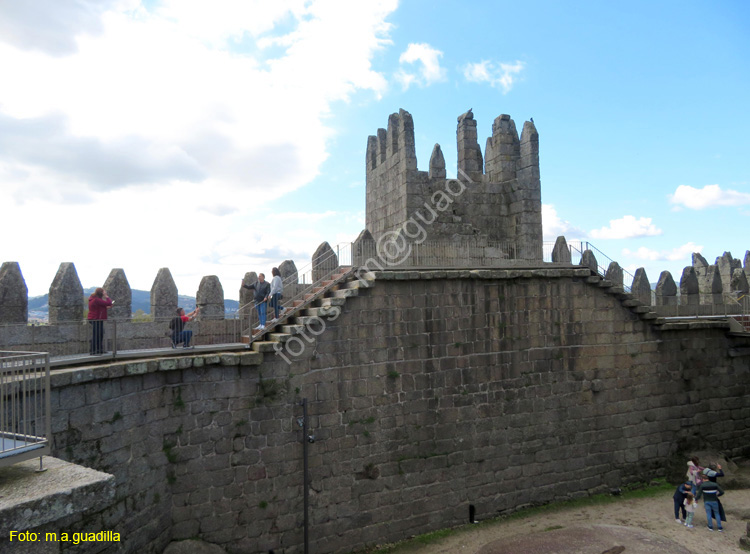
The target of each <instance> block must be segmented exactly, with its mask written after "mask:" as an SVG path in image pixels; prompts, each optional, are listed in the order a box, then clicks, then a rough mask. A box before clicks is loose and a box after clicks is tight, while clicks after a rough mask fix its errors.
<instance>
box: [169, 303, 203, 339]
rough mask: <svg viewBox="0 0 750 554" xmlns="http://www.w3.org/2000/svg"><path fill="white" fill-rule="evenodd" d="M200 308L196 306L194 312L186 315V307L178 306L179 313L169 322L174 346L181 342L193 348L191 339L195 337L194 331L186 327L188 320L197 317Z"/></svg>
mask: <svg viewBox="0 0 750 554" xmlns="http://www.w3.org/2000/svg"><path fill="white" fill-rule="evenodd" d="M199 311H200V308H195V309H194V310H193V311H192V312H190V313H189V314H187V315H185V309H184V308H177V315H176V316H174V317H173V318H172V321H170V322H169V330H170V333H171V337H172V348H177V346H178V345H179V344H182V345H183V348H192V347H191V346H190V339H192V338H193V331H191V330H190V329H185V324H186V323H187V322H188V321H192V320H193V319H195V316H196V315H198V312H199Z"/></svg>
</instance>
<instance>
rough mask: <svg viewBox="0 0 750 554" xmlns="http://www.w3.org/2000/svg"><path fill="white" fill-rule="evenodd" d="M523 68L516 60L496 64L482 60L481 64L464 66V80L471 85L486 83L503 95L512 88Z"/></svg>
mask: <svg viewBox="0 0 750 554" xmlns="http://www.w3.org/2000/svg"><path fill="white" fill-rule="evenodd" d="M525 66H526V64H525V63H524V62H522V61H518V60H517V61H516V62H515V63H502V62H501V63H496V62H492V61H489V60H482V61H481V62H477V63H469V64H466V66H464V78H465V79H466V80H467V81H469V82H472V83H488V84H489V85H491V86H493V87H495V88H499V89H501V90H502V91H503V94H506V93H508V92H510V90H511V88H513V85H514V84H515V82H516V80H517V79H518V78H519V76H520V74H521V71H523V69H524V67H525Z"/></svg>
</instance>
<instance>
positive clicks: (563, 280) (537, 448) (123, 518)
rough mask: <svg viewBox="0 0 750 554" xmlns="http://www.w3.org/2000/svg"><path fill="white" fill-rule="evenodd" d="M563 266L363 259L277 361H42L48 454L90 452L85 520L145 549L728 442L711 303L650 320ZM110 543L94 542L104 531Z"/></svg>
mask: <svg viewBox="0 0 750 554" xmlns="http://www.w3.org/2000/svg"><path fill="white" fill-rule="evenodd" d="M589 275H590V272H589V271H588V270H584V269H567V270H566V269H555V270H535V271H518V270H507V271H475V272H469V271H452V272H446V271H442V272H440V271H437V272H409V273H390V274H379V278H378V279H377V280H376V281H375V285H374V286H373V287H371V288H369V289H367V290H361V291H360V295H359V296H355V297H351V298H349V299H348V300H347V302H346V304H345V306H344V307H343V312H342V313H341V315H340V316H338V317H337V318H336V319H335V320H333V321H331V320H321V321H324V322H325V330H324V331H323V332H322V333H320V334H319V336H318V338H317V339H315V338H314V337H315V335H316V334H317V333H318V331H319V330H320V326H319V324H318V325H316V326H315V328H314V330H313V327H312V322H307V323H306V325H308V328H306V329H305V331H306V332H307V335H308V336H309V338H310V339H311V341H312V342H311V343H310V344H309V346H308V347H307V348H306V349H305V350H304V351H303V352H302V353H301V354H300V355H299V356H297V357H293V358H291V362H292V363H291V365H287V363H285V362H284V361H283V360H282V359H281V357H279V356H275V355H274V354H273V353H272V352H269V353H267V354H265V360H264V361H263V363H262V364H261V365H259V366H255V365H253V364H257V363H258V362H259V361H260V360H259V359H258V357H259V356H261V355H260V354H250V353H248V354H245V355H224V356H192V357H185V358H180V359H178V360H162V361H160V362H156V361H152V362H143V363H139V364H118V365H114V366H108V367H102V368H101V369H96V370H92V369H89V370H78V371H71V372H69V373H64V374H61V375H58V376H56V377H55V378H54V380H53V386H54V389H53V402H54V404H53V410H54V413H55V414H56V415H55V418H54V422H53V426H54V439H55V441H54V442H55V446H54V448H55V454H56V455H57V456H59V457H63V458H65V459H69V460H71V461H75V462H77V463H81V464H84V465H87V466H89V467H92V468H95V469H99V470H102V471H107V472H108V473H112V474H113V475H115V478H116V482H117V493H116V504H115V506H114V507H112V508H110V509H108V510H105V511H104V512H102V513H99V514H92V515H91V516H90V518H89V520H88V521H87V522H85V523H86V525H88V526H89V527H90V528H92V529H94V530H101V529H102V528H104V529H113V528H114V530H117V531H119V532H121V533H122V534H123V536H124V537H126V538H128V540H130V541H132V542H129V543H128V545H127V546H128V549H127V551H128V552H159V551H160V548H162V547H163V546H164V545H165V544H166V542H168V541H169V540H170V539H179V538H188V537H193V536H199V537H201V538H203V539H205V540H207V541H209V542H214V543H218V544H221V545H222V546H224V547H225V548H226V549H227V550H228V551H229V552H232V553H240V552H242V553H248V552H253V553H254V552H257V553H261V552H268V551H269V550H270V549H274V550H276V551H283V552H286V553H293V552H302V529H301V524H302V517H303V514H302V445H301V436H300V435H301V431H300V429H299V427H298V425H297V418H298V417H299V416H300V415H301V408H300V406H299V402H300V400H301V399H302V398H303V397H304V398H307V399H308V402H309V413H310V428H311V433H312V434H313V435H314V436H315V442H314V443H313V444H310V445H309V448H310V477H311V493H310V514H311V529H310V538H311V543H312V544H311V547H312V551H314V552H349V551H351V550H353V549H357V548H364V547H365V546H367V545H372V544H374V543H382V542H389V541H394V540H398V539H402V538H406V537H408V536H410V535H412V534H416V533H424V532H427V531H430V530H434V529H437V528H442V527H447V526H451V525H457V524H460V523H464V522H466V521H468V518H469V506H470V505H473V506H474V507H475V508H476V516H477V517H478V518H480V519H484V518H487V517H490V516H493V515H496V514H499V513H504V512H508V511H512V510H516V509H519V508H521V507H524V506H528V505H532V504H540V503H545V502H550V501H554V500H562V499H567V498H571V497H577V496H585V495H588V494H591V493H595V492H602V491H606V490H607V489H608V488H610V487H618V486H622V485H624V484H627V483H631V482H642V481H644V480H647V479H649V478H651V477H654V476H659V475H663V474H664V471H665V469H664V468H665V465H666V462H667V460H668V458H669V457H670V456H671V455H673V454H675V453H677V452H681V451H682V450H683V449H688V448H695V447H698V446H705V445H710V446H711V447H712V448H715V449H717V450H723V451H725V452H726V453H727V455H728V456H733V455H748V454H750V450H749V448H748V444H747V440H746V439H747V436H748V429H749V428H750V394H748V393H750V358H748V357H747V356H742V355H736V354H737V351H738V350H737V349H736V348H734V350H733V352H734V354H735V355H733V356H730V349H733V347H735V346H737V345H736V344H735V342H733V340H740V339H731V338H728V337H727V335H726V328H725V327H726V325H724V326H722V324H718V323H714V324H710V323H706V324H703V325H702V327H703V328H695V325H694V326H693V327H692V328H691V327H689V326H687V325H686V326H684V327H681V326H679V325H670V327H669V328H670V329H671V330H659V327H658V326H656V325H653V324H652V323H649V322H646V321H643V320H641V319H639V318H638V316H637V315H635V314H634V313H632V312H631V311H630V310H628V309H626V308H624V307H623V306H622V305H621V304H620V302H619V300H618V299H617V297H616V296H615V295H612V294H606V293H605V292H604V291H603V290H602V289H601V288H599V287H598V286H596V285H594V284H592V283H590V282H587V277H588V276H589ZM114 551H115V550H112V552H114Z"/></svg>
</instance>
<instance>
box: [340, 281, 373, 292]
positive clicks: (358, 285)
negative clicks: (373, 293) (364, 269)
mask: <svg viewBox="0 0 750 554" xmlns="http://www.w3.org/2000/svg"><path fill="white" fill-rule="evenodd" d="M372 284H373V282H371V281H367V282H365V283H363V282H362V281H360V280H359V279H355V280H354V281H346V282H345V283H341V284H340V285H339V290H342V289H364V288H368V285H369V286H372Z"/></svg>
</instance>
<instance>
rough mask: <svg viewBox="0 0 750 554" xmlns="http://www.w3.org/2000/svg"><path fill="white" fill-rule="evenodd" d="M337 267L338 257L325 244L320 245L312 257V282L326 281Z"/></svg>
mask: <svg viewBox="0 0 750 554" xmlns="http://www.w3.org/2000/svg"><path fill="white" fill-rule="evenodd" d="M338 266H339V260H338V256H336V253H335V252H334V251H333V248H331V245H330V244H328V243H327V242H323V243H321V245H320V246H318V249H317V250H315V253H314V254H313V257H312V280H313V283H317V282H318V281H320V280H321V279H327V278H328V277H330V275H331V274H332V273H333V272H334V270H335V269H336V268H337V267H338Z"/></svg>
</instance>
